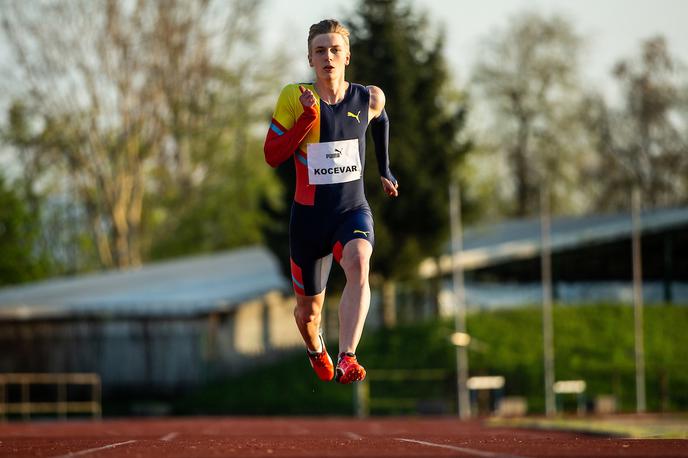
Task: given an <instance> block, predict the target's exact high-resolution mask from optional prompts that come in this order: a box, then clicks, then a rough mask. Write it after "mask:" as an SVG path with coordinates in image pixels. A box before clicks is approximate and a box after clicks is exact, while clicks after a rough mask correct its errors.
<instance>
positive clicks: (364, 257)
mask: <svg viewBox="0 0 688 458" xmlns="http://www.w3.org/2000/svg"><path fill="white" fill-rule="evenodd" d="M369 263H370V256H369V255H368V254H367V253H365V252H363V251H359V250H355V251H352V252H351V253H347V256H345V257H343V258H342V261H341V265H342V268H343V269H344V272H345V273H346V276H347V278H349V277H351V278H360V279H367V278H368V270H369Z"/></svg>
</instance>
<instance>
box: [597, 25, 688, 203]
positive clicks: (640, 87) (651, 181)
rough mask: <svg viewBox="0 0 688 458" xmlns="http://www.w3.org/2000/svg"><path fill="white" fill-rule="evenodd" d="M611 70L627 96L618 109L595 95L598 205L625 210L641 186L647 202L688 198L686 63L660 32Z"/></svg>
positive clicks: (684, 200)
mask: <svg viewBox="0 0 688 458" xmlns="http://www.w3.org/2000/svg"><path fill="white" fill-rule="evenodd" d="M613 74H614V76H615V78H616V81H617V83H618V85H619V88H620V90H621V94H622V96H623V101H622V106H621V107H618V108H614V107H612V106H609V105H608V103H607V102H606V101H605V100H604V99H603V98H602V97H601V96H599V95H598V96H596V97H591V99H590V102H589V106H590V109H589V118H588V119H589V125H590V129H591V130H592V132H593V133H594V136H595V139H596V142H597V143H596V144H597V150H598V152H599V165H598V166H597V173H595V174H594V175H593V181H594V182H595V183H597V202H596V206H597V208H599V209H607V210H608V209H627V208H628V195H629V191H630V190H631V189H632V188H633V187H636V186H637V187H639V188H640V190H641V191H642V194H643V199H644V201H645V205H646V206H650V207H656V206H671V205H685V204H686V203H687V202H688V179H687V178H686V177H687V176H688V97H687V96H686V87H687V86H686V79H685V68H684V67H683V66H682V65H681V64H680V63H679V62H678V61H677V60H676V59H675V58H674V57H673V56H672V55H671V53H670V52H669V49H668V46H667V43H666V41H665V39H664V38H662V37H654V38H650V39H648V40H645V41H644V42H643V43H642V46H641V49H640V52H639V53H638V56H636V57H634V58H628V59H623V60H621V61H619V62H618V63H617V64H616V65H615V67H614V70H613Z"/></svg>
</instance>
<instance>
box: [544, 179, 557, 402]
mask: <svg viewBox="0 0 688 458" xmlns="http://www.w3.org/2000/svg"><path fill="white" fill-rule="evenodd" d="M549 234H550V208H549V183H548V182H547V180H545V183H544V186H542V188H541V189H540V237H541V243H542V250H541V251H540V264H541V269H542V272H541V274H542V345H543V356H544V365H545V367H544V369H545V413H546V414H547V416H552V415H554V414H556V411H557V408H556V403H555V399H554V328H553V324H552V249H551V246H550V237H549Z"/></svg>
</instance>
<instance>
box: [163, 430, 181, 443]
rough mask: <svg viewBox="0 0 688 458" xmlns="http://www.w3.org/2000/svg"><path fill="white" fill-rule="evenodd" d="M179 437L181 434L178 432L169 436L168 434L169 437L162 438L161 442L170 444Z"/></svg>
mask: <svg viewBox="0 0 688 458" xmlns="http://www.w3.org/2000/svg"><path fill="white" fill-rule="evenodd" d="M178 435H179V433H177V432H174V433H169V434H167V435H165V436H163V437H161V438H160V440H161V441H165V442H169V441H171V440H172V439H174V438H175V437H177V436H178Z"/></svg>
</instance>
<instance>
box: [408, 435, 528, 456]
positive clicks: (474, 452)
mask: <svg viewBox="0 0 688 458" xmlns="http://www.w3.org/2000/svg"><path fill="white" fill-rule="evenodd" d="M396 440H398V441H402V442H413V443H414V444H421V445H427V446H429V447H438V448H446V449H448V450H454V451H456V452H462V453H466V454H468V455H473V456H483V457H486V458H527V457H525V456H517V455H504V454H501V453H492V452H485V451H483V450H475V449H472V448H464V447H456V446H454V445H445V444H435V443H432V442H425V441H417V440H414V439H404V438H403V437H397V438H396Z"/></svg>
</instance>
